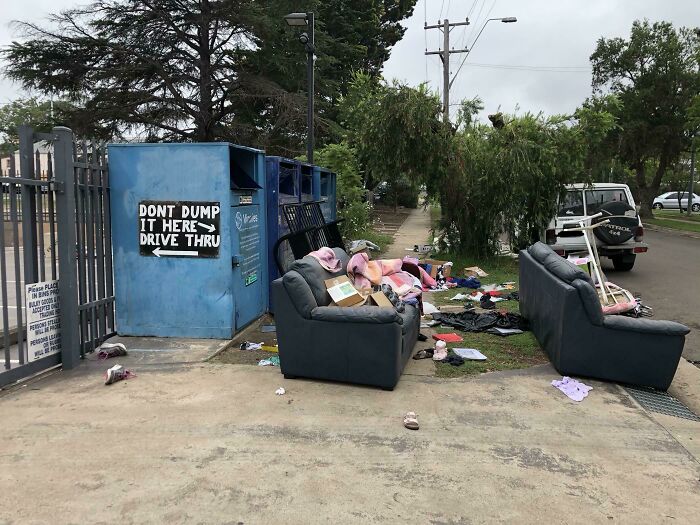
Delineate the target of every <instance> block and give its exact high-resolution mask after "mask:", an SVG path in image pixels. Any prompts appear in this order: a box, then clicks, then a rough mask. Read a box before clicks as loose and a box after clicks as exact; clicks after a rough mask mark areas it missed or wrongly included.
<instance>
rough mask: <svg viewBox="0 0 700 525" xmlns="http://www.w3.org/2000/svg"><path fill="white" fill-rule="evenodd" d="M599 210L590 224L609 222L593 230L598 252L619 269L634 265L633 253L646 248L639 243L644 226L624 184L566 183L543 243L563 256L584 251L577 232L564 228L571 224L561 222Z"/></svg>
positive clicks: (586, 251) (623, 269)
mask: <svg viewBox="0 0 700 525" xmlns="http://www.w3.org/2000/svg"><path fill="white" fill-rule="evenodd" d="M597 213H602V216H601V217H600V218H598V219H595V220H594V221H593V223H594V224H595V223H597V222H600V221H603V220H605V219H609V220H610V223H609V224H606V225H605V226H601V227H599V228H596V229H595V230H594V233H595V240H596V246H597V248H598V254H599V255H600V256H601V257H608V258H610V259H611V260H612V263H613V266H614V267H615V269H616V270H619V271H625V272H626V271H629V270H631V269H632V268H633V267H634V263H635V260H636V259H637V254H639V253H646V251H647V250H648V249H649V247H648V246H647V244H646V243H644V242H643V237H644V228H643V226H642V221H641V219H640V218H639V214H638V213H637V206H636V204H635V202H634V198H633V197H632V192H631V191H630V189H629V186H627V185H626V184H612V183H594V184H592V185H586V184H572V185H570V186H567V192H566V196H565V197H564V199H563V200H562V201H560V202H559V206H558V211H557V215H556V217H554V218H553V219H552V220H551V222H550V223H549V226H548V227H547V231H546V232H545V240H546V243H547V244H549V245H550V246H551V248H552V250H554V251H555V252H557V253H558V254H559V255H561V256H563V257H566V256H568V255H570V254H587V253H588V249H587V247H586V241H585V239H584V237H583V232H581V231H567V230H571V229H572V228H576V227H577V226H576V225H575V224H564V223H570V222H571V221H576V219H580V218H582V217H586V216H591V215H595V214H597Z"/></svg>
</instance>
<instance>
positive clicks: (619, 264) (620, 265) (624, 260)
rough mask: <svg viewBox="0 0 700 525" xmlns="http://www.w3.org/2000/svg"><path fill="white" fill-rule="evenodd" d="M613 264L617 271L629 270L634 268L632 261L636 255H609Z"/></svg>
mask: <svg viewBox="0 0 700 525" xmlns="http://www.w3.org/2000/svg"><path fill="white" fill-rule="evenodd" d="M611 259H612V263H613V266H614V267H615V270H617V271H618V272H629V271H630V270H631V269H632V268H634V262H635V260H636V259H637V256H636V255H618V256H616V257H611Z"/></svg>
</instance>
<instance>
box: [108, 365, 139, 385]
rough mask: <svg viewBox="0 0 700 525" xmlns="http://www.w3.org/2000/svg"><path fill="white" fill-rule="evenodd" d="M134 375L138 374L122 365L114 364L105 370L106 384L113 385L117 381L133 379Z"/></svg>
mask: <svg viewBox="0 0 700 525" xmlns="http://www.w3.org/2000/svg"><path fill="white" fill-rule="evenodd" d="M132 377H136V374H134V373H133V372H132V371H131V370H127V369H126V368H124V367H123V366H122V365H114V366H113V367H112V368H109V369H108V370H107V371H106V372H105V385H111V384H112V383H116V382H117V381H123V380H125V379H131V378H132Z"/></svg>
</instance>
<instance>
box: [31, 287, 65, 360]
mask: <svg viewBox="0 0 700 525" xmlns="http://www.w3.org/2000/svg"><path fill="white" fill-rule="evenodd" d="M25 294H26V299H25V302H26V307H27V362H29V363H31V362H32V361H36V360H37V359H41V358H42V357H46V356H49V355H51V354H55V353H57V352H60V351H61V320H60V317H59V308H58V306H59V300H58V281H45V282H43V283H34V284H27V285H25Z"/></svg>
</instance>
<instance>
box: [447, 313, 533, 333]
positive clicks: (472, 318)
mask: <svg viewBox="0 0 700 525" xmlns="http://www.w3.org/2000/svg"><path fill="white" fill-rule="evenodd" d="M433 320H435V321H439V322H440V323H442V324H443V325H446V326H451V327H453V328H457V329H458V330H462V331H464V332H485V331H486V330H488V329H489V328H493V327H494V326H498V327H499V328H518V329H520V330H523V331H526V330H529V323H528V322H527V319H525V318H524V317H522V316H521V315H520V314H516V313H513V312H503V311H498V312H484V313H477V312H475V311H474V310H465V311H464V312H449V313H446V312H438V313H436V314H433Z"/></svg>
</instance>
